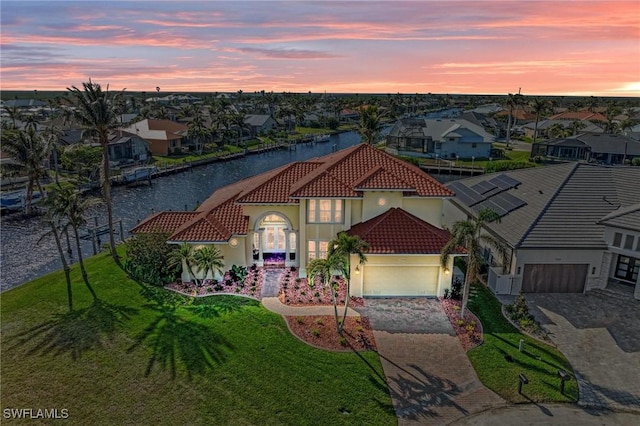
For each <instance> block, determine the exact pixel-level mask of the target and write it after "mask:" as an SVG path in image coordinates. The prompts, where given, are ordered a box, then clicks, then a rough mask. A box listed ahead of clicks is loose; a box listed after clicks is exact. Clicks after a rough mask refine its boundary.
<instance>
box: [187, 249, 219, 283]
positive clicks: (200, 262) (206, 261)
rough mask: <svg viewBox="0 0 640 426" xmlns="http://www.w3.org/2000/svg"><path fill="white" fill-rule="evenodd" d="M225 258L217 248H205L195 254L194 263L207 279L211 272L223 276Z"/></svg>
mask: <svg viewBox="0 0 640 426" xmlns="http://www.w3.org/2000/svg"><path fill="white" fill-rule="evenodd" d="M223 259H224V257H223V256H222V253H221V252H220V250H219V249H218V248H217V247H214V246H204V247H202V248H200V249H198V250H196V251H195V252H194V253H193V263H194V265H195V267H196V268H198V270H199V271H200V272H201V273H202V277H203V278H206V277H207V275H208V274H209V272H211V273H212V274H215V273H216V272H217V273H218V274H222V271H223V270H222V268H224V261H223Z"/></svg>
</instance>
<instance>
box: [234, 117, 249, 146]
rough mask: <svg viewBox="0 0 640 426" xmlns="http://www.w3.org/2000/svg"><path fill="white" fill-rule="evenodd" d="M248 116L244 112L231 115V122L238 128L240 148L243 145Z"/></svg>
mask: <svg viewBox="0 0 640 426" xmlns="http://www.w3.org/2000/svg"><path fill="white" fill-rule="evenodd" d="M246 118H247V114H245V113H244V112H242V111H239V112H235V113H233V114H231V122H232V123H233V124H235V125H236V127H237V128H238V146H240V145H241V144H242V129H244V128H246V127H247V125H246V124H245V122H244V120H246Z"/></svg>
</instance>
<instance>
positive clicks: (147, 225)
mask: <svg viewBox="0 0 640 426" xmlns="http://www.w3.org/2000/svg"><path fill="white" fill-rule="evenodd" d="M198 215H199V213H198V212H160V213H156V214H154V215H152V216H149V217H148V218H146V219H145V220H143V221H142V222H140V223H139V224H138V225H136V226H135V227H134V228H133V229H132V230H131V233H132V234H137V233H152V232H167V233H173V232H174V231H175V230H176V229H178V228H179V227H180V226H182V225H183V224H184V223H185V222H187V221H189V220H191V219H192V218H194V217H196V216H198Z"/></svg>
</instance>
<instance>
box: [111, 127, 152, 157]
mask: <svg viewBox="0 0 640 426" xmlns="http://www.w3.org/2000/svg"><path fill="white" fill-rule="evenodd" d="M108 147H109V148H108V149H109V161H110V162H112V163H115V165H121V164H128V163H134V162H138V161H146V160H147V158H148V152H149V142H147V141H146V140H144V139H142V138H141V137H139V136H137V135H134V134H131V133H128V132H123V131H119V132H117V133H114V134H112V135H109V145H108Z"/></svg>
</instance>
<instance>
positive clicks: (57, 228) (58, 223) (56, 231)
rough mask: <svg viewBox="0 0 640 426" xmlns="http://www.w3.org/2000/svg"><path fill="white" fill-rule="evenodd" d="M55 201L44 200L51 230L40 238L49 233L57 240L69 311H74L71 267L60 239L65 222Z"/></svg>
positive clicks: (49, 198) (53, 199)
mask: <svg viewBox="0 0 640 426" xmlns="http://www.w3.org/2000/svg"><path fill="white" fill-rule="evenodd" d="M54 203H55V198H53V197H48V198H46V199H45V200H44V205H45V206H46V207H47V212H46V216H45V218H46V222H47V224H48V225H49V227H50V228H51V229H50V230H49V232H47V233H46V234H44V235H43V236H42V237H40V240H42V239H43V238H45V237H47V236H49V235H52V236H53V238H54V240H55V242H56V248H57V249H58V255H59V256H60V261H61V262H62V270H63V272H64V278H65V280H66V282H67V300H68V304H69V312H72V311H73V291H72V289H71V269H70V268H69V264H68V263H67V259H66V258H65V257H64V250H62V241H61V239H60V236H61V232H62V231H63V229H65V224H64V222H63V221H62V219H61V217H60V215H58V214H57V208H56V206H55V204H54ZM40 240H39V241H40ZM39 241H38V242H39Z"/></svg>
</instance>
